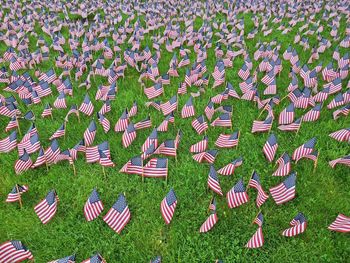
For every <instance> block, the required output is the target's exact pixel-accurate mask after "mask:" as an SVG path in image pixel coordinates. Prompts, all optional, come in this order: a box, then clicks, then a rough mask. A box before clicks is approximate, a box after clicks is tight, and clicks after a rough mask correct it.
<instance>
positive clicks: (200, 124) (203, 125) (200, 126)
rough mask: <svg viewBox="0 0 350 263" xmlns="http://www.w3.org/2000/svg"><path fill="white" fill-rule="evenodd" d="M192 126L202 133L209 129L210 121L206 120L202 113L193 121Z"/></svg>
mask: <svg viewBox="0 0 350 263" xmlns="http://www.w3.org/2000/svg"><path fill="white" fill-rule="evenodd" d="M192 127H193V128H194V129H195V130H196V132H197V133H198V134H201V133H203V132H205V131H206V130H207V129H208V123H207V122H206V121H205V119H204V116H203V115H200V116H198V117H197V118H196V119H194V120H193V121H192Z"/></svg>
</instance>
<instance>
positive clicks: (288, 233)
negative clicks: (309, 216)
mask: <svg viewBox="0 0 350 263" xmlns="http://www.w3.org/2000/svg"><path fill="white" fill-rule="evenodd" d="M290 225H291V227H290V228H287V229H286V230H284V231H283V232H282V235H283V236H285V237H294V236H296V235H299V234H301V233H303V232H304V231H305V230H306V227H307V220H306V218H305V216H304V214H303V213H298V214H297V215H296V216H295V217H294V218H293V219H292V221H290Z"/></svg>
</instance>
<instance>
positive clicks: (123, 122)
mask: <svg viewBox="0 0 350 263" xmlns="http://www.w3.org/2000/svg"><path fill="white" fill-rule="evenodd" d="M128 125H129V117H128V109H125V110H124V111H123V113H122V116H120V118H119V120H118V121H117V123H116V124H115V126H114V131H115V132H123V131H125V129H126V127H128Z"/></svg>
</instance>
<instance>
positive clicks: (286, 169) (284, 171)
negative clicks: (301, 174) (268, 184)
mask: <svg viewBox="0 0 350 263" xmlns="http://www.w3.org/2000/svg"><path fill="white" fill-rule="evenodd" d="M276 163H277V164H278V167H277V170H276V171H275V172H274V173H273V174H272V175H273V176H286V175H288V174H289V173H290V170H291V162H290V157H289V155H288V153H286V152H285V153H283V154H282V155H281V157H280V158H278V159H277V162H276Z"/></svg>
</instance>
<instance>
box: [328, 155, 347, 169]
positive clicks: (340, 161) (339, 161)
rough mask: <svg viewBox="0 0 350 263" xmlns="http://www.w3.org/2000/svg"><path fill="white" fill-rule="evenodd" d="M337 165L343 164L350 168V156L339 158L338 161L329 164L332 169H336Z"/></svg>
mask: <svg viewBox="0 0 350 263" xmlns="http://www.w3.org/2000/svg"><path fill="white" fill-rule="evenodd" d="M337 164H343V165H346V166H350V155H347V156H344V157H341V158H337V159H335V160H333V161H330V162H329V165H330V166H331V167H332V168H334V167H335V166H336V165H337Z"/></svg>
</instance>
